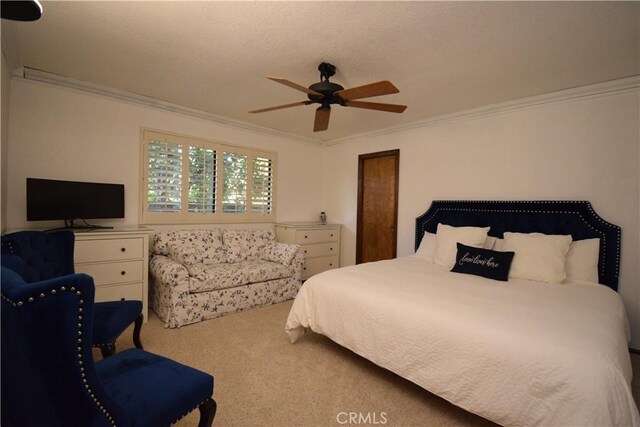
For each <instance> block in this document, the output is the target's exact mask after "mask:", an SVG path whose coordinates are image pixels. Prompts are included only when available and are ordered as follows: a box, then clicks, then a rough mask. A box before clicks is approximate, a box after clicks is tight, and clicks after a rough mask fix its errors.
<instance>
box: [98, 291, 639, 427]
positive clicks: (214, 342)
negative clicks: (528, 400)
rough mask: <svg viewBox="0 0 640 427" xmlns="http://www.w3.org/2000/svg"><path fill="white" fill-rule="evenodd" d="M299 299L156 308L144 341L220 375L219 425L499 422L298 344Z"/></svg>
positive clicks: (319, 341) (306, 341) (328, 348)
mask: <svg viewBox="0 0 640 427" xmlns="http://www.w3.org/2000/svg"><path fill="white" fill-rule="evenodd" d="M291 303H292V302H291V301H288V302H284V303H281V304H276V305H272V306H268V307H263V308H258V309H253V310H249V311H245V312H242V313H237V314H233V315H230V316H227V317H221V318H218V319H212V320H209V321H206V322H200V323H197V324H194V325H189V326H185V327H182V328H179V329H165V328H164V325H163V323H162V322H161V321H160V319H158V317H156V315H155V313H153V312H151V311H150V319H149V321H148V322H147V323H146V324H145V325H144V327H143V328H142V343H143V345H144V346H145V349H146V350H148V351H151V352H153V353H157V354H160V355H163V356H166V357H169V358H172V359H174V360H176V361H179V362H182V363H184V364H187V365H190V366H193V367H195V368H198V369H201V370H203V371H205V372H209V373H211V374H213V376H214V377H215V391H214V398H215V400H216V402H217V403H218V412H217V414H216V418H215V421H214V425H215V426H338V425H348V424H340V423H339V422H338V421H339V420H340V421H343V422H344V421H345V420H346V419H347V418H346V417H348V415H345V414H341V413H347V414H348V413H350V412H356V413H361V414H362V415H363V416H364V417H366V416H369V419H368V420H369V421H370V423H369V425H375V424H377V425H386V426H482V425H487V426H488V425H493V423H491V422H489V421H487V420H485V419H483V418H480V417H478V416H476V415H473V414H471V413H468V412H466V411H464V410H462V409H460V408H458V407H456V406H454V405H452V404H450V403H449V402H447V401H445V400H443V399H441V398H439V397H437V396H435V395H433V394H431V393H429V392H428V391H426V390H424V389H422V388H421V387H419V386H417V385H415V384H413V383H411V382H409V381H407V380H405V379H403V378H400V377H398V376H397V375H395V374H393V373H391V372H389V371H387V370H385V369H382V368H380V367H378V366H376V365H374V364H373V363H371V362H369V361H367V360H365V359H363V358H362V357H360V356H358V355H356V354H354V353H352V352H351V351H349V350H346V349H344V348H343V347H340V346H339V345H337V344H335V343H333V342H332V341H331V340H329V339H328V338H325V337H323V336H321V335H318V334H314V333H307V334H306V335H305V337H304V338H303V339H301V340H299V341H298V342H297V343H296V344H291V342H290V341H289V339H288V337H287V335H286V334H285V333H284V324H285V321H286V319H287V316H288V314H289V310H290V308H291ZM132 345H133V344H132V342H131V334H130V331H127V332H125V334H124V335H123V336H122V337H121V339H120V340H119V341H118V343H117V346H118V350H122V349H125V348H129V347H132ZM98 357H99V356H98ZM632 363H633V367H634V374H635V375H634V383H633V386H634V387H633V393H634V397H635V399H636V402H639V401H640V355H638V354H632ZM198 419H199V413H198V411H197V410H196V411H194V412H192V413H191V414H190V415H188V416H187V417H185V418H183V419H182V420H181V421H180V422H179V423H178V424H177V425H178V426H181V427H186V426H197V424H198ZM361 421H362V420H361ZM383 421H386V424H384V423H383ZM352 425H353V424H352ZM360 425H362V424H360Z"/></svg>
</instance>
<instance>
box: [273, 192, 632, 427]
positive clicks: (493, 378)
mask: <svg viewBox="0 0 640 427" xmlns="http://www.w3.org/2000/svg"><path fill="white" fill-rule="evenodd" d="M440 223H442V224H448V225H450V226H453V227H463V226H474V227H490V229H489V236H490V237H494V238H498V239H502V238H503V237H505V238H506V237H507V236H508V234H505V233H507V232H509V233H512V232H514V233H535V232H539V233H544V234H550V235H562V234H565V235H571V237H572V241H573V242H577V241H587V239H594V238H598V239H599V246H597V247H596V259H597V272H596V277H597V281H598V282H599V284H597V283H587V282H586V281H583V280H578V279H573V278H569V279H567V280H565V281H564V282H563V283H562V284H549V283H541V282H538V281H533V280H525V279H518V278H514V279H512V278H509V280H508V281H507V282H500V281H495V280H489V279H486V278H484V277H478V276H473V275H468V274H457V273H452V272H450V271H449V269H448V268H445V267H442V266H440V265H436V264H434V263H431V262H426V261H425V259H423V258H420V257H418V256H416V255H413V256H408V257H401V258H397V259H394V260H387V261H379V262H372V263H366V264H360V265H357V266H349V267H344V268H341V269H337V270H330V271H326V272H323V273H321V274H318V275H316V276H313V277H311V278H310V279H309V280H308V281H306V282H305V284H304V285H303V286H302V288H301V289H300V292H299V293H298V296H297V297H296V299H295V301H294V303H293V306H292V308H291V312H290V314H289V317H288V319H287V323H286V327H285V330H286V333H287V334H288V335H289V337H290V338H291V341H292V342H296V341H297V340H299V339H302V338H303V335H304V333H305V332H306V330H307V329H311V330H312V331H314V332H316V333H319V334H323V335H325V336H327V337H329V338H330V339H332V340H333V341H335V342H336V343H338V344H340V345H342V346H344V347H346V348H348V349H350V350H352V351H353V352H355V353H357V354H359V355H360V356H362V357H365V358H367V359H369V360H370V361H372V362H373V363H375V364H377V365H379V366H381V367H383V368H386V369H389V370H391V371H392V372H394V373H396V374H398V375H400V376H402V377H404V378H406V379H408V380H410V381H412V382H414V383H416V384H418V385H419V386H421V387H423V388H425V389H426V390H428V391H430V392H432V393H434V394H436V395H438V396H440V397H442V398H444V399H446V400H448V401H450V402H451V403H453V404H455V405H457V406H459V407H461V408H463V409H465V410H467V411H470V412H473V413H475V414H478V415H480V416H482V417H485V418H487V419H489V420H492V421H494V422H496V423H499V424H503V425H607V426H608V425H624V426H638V425H640V417H639V416H638V409H637V406H636V404H635V402H634V400H633V396H632V393H631V378H632V371H631V362H630V358H629V353H628V348H627V345H628V341H629V324H628V321H627V317H626V314H625V311H624V306H623V303H622V299H621V297H620V296H619V295H618V293H617V292H616V289H617V284H618V272H619V260H620V237H621V231H620V228H619V227H617V226H615V225H613V224H610V223H608V222H606V221H604V220H603V219H602V218H600V217H599V216H598V215H597V214H596V213H595V212H594V211H593V209H592V207H591V205H590V204H589V203H588V202H585V201H578V202H576V201H513V202H505V201H434V202H433V203H432V205H431V206H430V207H429V209H428V210H427V211H426V212H425V213H424V214H423V215H421V216H420V217H418V218H417V219H416V242H415V248H416V250H418V249H419V248H420V245H421V243H422V239H423V237H424V236H428V233H436V232H437V230H438V224H440ZM425 232H426V233H427V234H425ZM598 249H599V251H598ZM594 263H595V262H594ZM594 281H595V279H594Z"/></svg>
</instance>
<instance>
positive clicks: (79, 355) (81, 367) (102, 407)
mask: <svg viewBox="0 0 640 427" xmlns="http://www.w3.org/2000/svg"><path fill="white" fill-rule="evenodd" d="M59 290H60V291H61V292H64V291H66V290H67V289H66V287H65V286H61V287H60V289H59ZM70 290H71V291H72V292H75V294H76V296H77V297H78V304H79V305H80V304H82V302H83V301H82V300H81V299H80V298H79V297H80V296H81V294H82V293H81V292H80V291H76V288H75V287H73V286H72V287H71V288H70ZM56 293H57V291H56V290H55V289H52V290H51V294H52V295H56ZM38 296H39V297H40V298H44V297H45V296H46V295H45V294H44V293H40V294H38ZM0 297H1V298H2V299H3V300H5V301H7V302H8V303H9V304H11V305H12V306H14V307H22V306H23V305H24V303H23V302H22V301H18V302H17V303H16V302H13V301H12V300H11V299H9V298H7V297H6V296H5V295H4V294H1V293H0ZM27 301H28V302H33V301H34V297H32V296H31V297H29V298H27ZM81 313H82V307H78V323H77V326H78V336H79V337H80V336H82V330H81V329H82V314H81ZM80 343H82V338H78V344H80ZM76 348H77V352H78V353H77V354H78V367H79V369H80V377H81V379H82V383H83V385H84V388H85V389H86V390H87V394H88V395H89V397H90V398H91V400H92V401H93V402H94V403H95V405H96V406H97V407H98V409H99V410H100V411H101V412H102V413H103V414H104V415H105V416H106V417H107V419H108V420H109V423H110V424H111V425H112V426H115V425H116V422H115V420H114V419H113V416H112V415H111V414H110V413H109V412H108V411H107V409H106V408H105V407H104V405H103V404H102V403H101V402H100V401H99V400H98V399H97V398H96V397H95V394H94V393H93V391H92V390H91V387H90V385H89V383H88V381H87V379H86V373H85V372H84V371H85V369H84V367H83V366H82V365H84V361H83V360H82V347H80V346H78V347H76Z"/></svg>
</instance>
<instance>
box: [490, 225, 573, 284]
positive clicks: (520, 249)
mask: <svg viewBox="0 0 640 427" xmlns="http://www.w3.org/2000/svg"><path fill="white" fill-rule="evenodd" d="M570 245H571V236H565V235H550V234H542V233H509V232H507V233H504V242H502V251H504V252H515V255H514V256H513V262H512V263H511V270H509V277H510V278H514V279H525V280H535V281H538V282H546V283H562V281H563V280H564V279H565V278H566V277H567V275H566V270H565V259H566V256H567V252H569V246H570Z"/></svg>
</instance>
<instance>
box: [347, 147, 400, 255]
mask: <svg viewBox="0 0 640 427" xmlns="http://www.w3.org/2000/svg"><path fill="white" fill-rule="evenodd" d="M399 167H400V150H389V151H381V152H378V153H370V154H361V155H360V156H358V225H357V227H358V229H357V232H356V263H357V264H360V263H363V262H371V261H380V260H383V259H391V258H395V257H396V246H397V242H398V236H397V226H398V171H399Z"/></svg>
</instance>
